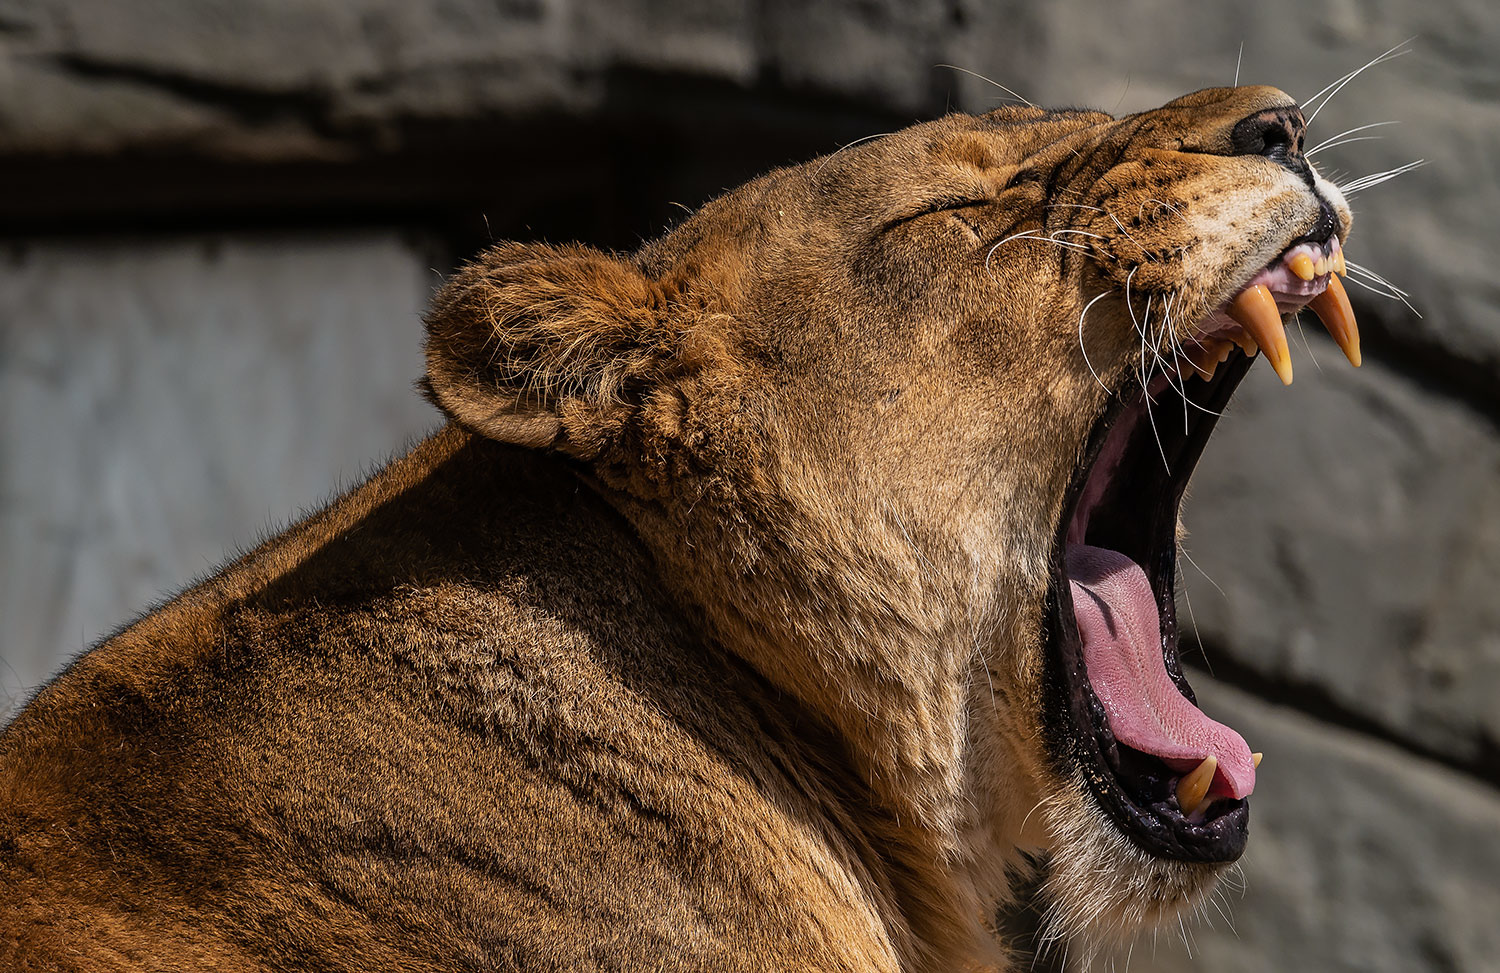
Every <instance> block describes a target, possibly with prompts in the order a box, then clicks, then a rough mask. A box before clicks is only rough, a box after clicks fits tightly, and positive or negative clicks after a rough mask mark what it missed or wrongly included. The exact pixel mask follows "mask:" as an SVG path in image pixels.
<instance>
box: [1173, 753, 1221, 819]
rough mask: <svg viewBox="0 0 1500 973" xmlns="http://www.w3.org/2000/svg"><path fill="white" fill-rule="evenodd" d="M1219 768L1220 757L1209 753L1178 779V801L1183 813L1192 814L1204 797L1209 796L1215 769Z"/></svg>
mask: <svg viewBox="0 0 1500 973" xmlns="http://www.w3.org/2000/svg"><path fill="white" fill-rule="evenodd" d="M1218 769H1219V758H1218V757H1215V756H1214V755H1213V754H1209V755H1208V756H1206V757H1204V758H1203V762H1202V763H1201V764H1199V765H1198V766H1196V767H1194V768H1193V769H1192V770H1190V771H1188V772H1187V773H1185V774H1183V775H1182V777H1181V778H1180V779H1179V780H1178V781H1177V803H1178V805H1179V806H1180V807H1181V808H1182V813H1183V814H1192V813H1193V812H1194V811H1196V810H1198V808H1199V806H1201V805H1202V804H1203V798H1205V797H1206V796H1208V785H1209V784H1212V783H1213V782H1214V771H1216V770H1218Z"/></svg>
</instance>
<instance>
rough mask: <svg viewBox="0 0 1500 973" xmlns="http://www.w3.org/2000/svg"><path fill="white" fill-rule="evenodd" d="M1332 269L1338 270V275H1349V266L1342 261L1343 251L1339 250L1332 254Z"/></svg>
mask: <svg viewBox="0 0 1500 973" xmlns="http://www.w3.org/2000/svg"><path fill="white" fill-rule="evenodd" d="M1333 269H1334V270H1337V271H1338V272H1339V276H1340V277H1348V276H1349V267H1348V266H1347V265H1346V264H1345V263H1344V251H1342V250H1339V251H1338V252H1336V253H1335V254H1334V255H1333Z"/></svg>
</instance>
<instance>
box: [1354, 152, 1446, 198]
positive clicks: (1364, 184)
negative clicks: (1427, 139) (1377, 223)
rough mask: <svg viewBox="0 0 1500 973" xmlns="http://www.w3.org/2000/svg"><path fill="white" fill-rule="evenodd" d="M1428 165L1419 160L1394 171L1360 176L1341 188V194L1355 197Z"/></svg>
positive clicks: (1398, 167) (1423, 160)
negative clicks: (1356, 194)
mask: <svg viewBox="0 0 1500 973" xmlns="http://www.w3.org/2000/svg"><path fill="white" fill-rule="evenodd" d="M1426 164H1427V160H1426V159H1417V160H1416V161H1415V162H1408V163H1407V164H1406V165H1404V166H1397V167H1396V168H1394V169H1387V170H1386V171H1384V172H1372V173H1370V174H1369V175H1367V176H1360V177H1359V178H1358V179H1355V180H1353V181H1352V182H1350V183H1348V184H1347V185H1344V186H1340V187H1339V192H1341V193H1343V194H1344V195H1345V196H1353V195H1354V194H1355V193H1357V192H1362V191H1364V190H1366V189H1369V188H1370V187H1371V186H1378V185H1380V184H1381V183H1383V182H1388V181H1390V180H1392V179H1395V178H1396V177H1397V176H1399V175H1401V174H1402V173H1406V172H1411V171H1412V170H1413V169H1419V168H1421V167H1422V166H1425V165H1426Z"/></svg>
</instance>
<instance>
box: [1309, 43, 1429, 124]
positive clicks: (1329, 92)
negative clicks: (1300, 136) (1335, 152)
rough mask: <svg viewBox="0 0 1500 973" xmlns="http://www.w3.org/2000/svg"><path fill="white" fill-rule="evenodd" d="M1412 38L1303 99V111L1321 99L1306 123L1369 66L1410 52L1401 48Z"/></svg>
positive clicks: (1311, 120) (1316, 115) (1315, 116)
mask: <svg viewBox="0 0 1500 973" xmlns="http://www.w3.org/2000/svg"><path fill="white" fill-rule="evenodd" d="M1412 40H1413V38H1410V37H1408V38H1407V39H1406V40H1404V41H1402V42H1401V43H1399V44H1397V45H1396V46H1395V47H1393V48H1391V49H1390V50H1388V51H1386V52H1385V53H1384V54H1381V55H1380V56H1379V57H1376V58H1374V59H1373V60H1370V61H1366V62H1365V64H1364V65H1363V66H1362V67H1358V68H1355V69H1354V70H1353V71H1350V72H1349V73H1348V74H1346V75H1344V76H1343V77H1342V78H1339V79H1338V80H1337V81H1335V82H1333V83H1332V84H1330V85H1329V86H1328V87H1326V88H1324V89H1323V90H1322V91H1320V92H1318V93H1317V94H1315V95H1313V96H1312V97H1311V98H1309V99H1307V100H1306V101H1304V102H1303V103H1302V109H1303V110H1304V111H1306V110H1307V109H1308V108H1309V107H1311V106H1312V104H1313V103H1314V102H1317V101H1319V99H1322V101H1321V104H1319V105H1318V107H1317V108H1316V109H1314V110H1313V113H1312V114H1311V115H1309V116H1308V117H1307V121H1306V124H1308V125H1311V124H1312V122H1313V119H1314V118H1317V117H1318V112H1320V111H1322V110H1323V109H1324V108H1326V107H1328V103H1329V102H1330V101H1332V100H1333V96H1334V95H1336V94H1338V93H1339V92H1340V91H1342V90H1343V88H1344V85H1346V84H1348V83H1349V82H1351V81H1353V80H1354V79H1355V78H1357V77H1359V76H1360V75H1361V74H1364V73H1365V72H1366V71H1368V70H1369V69H1370V68H1373V67H1374V66H1375V65H1377V64H1381V63H1383V62H1385V61H1389V60H1391V59H1393V58H1398V57H1401V56H1403V55H1405V54H1410V53H1411V50H1410V49H1409V48H1407V49H1405V50H1403V48H1406V45H1407V44H1410V43H1411V42H1412Z"/></svg>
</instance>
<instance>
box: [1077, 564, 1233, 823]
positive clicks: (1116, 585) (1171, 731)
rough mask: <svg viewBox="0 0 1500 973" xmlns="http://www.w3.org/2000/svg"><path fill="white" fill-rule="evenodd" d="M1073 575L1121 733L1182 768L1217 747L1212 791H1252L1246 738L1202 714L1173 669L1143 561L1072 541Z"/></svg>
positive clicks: (1110, 711)
mask: <svg viewBox="0 0 1500 973" xmlns="http://www.w3.org/2000/svg"><path fill="white" fill-rule="evenodd" d="M1068 581H1069V583H1070V584H1071V586H1072V589H1073V614H1074V615H1076V616H1077V618H1078V631H1079V634H1080V635H1082V637H1083V662H1084V665H1085V667H1086V668H1087V669H1088V674H1089V684H1090V685H1092V686H1093V687H1094V694H1095V695H1096V696H1098V697H1099V701H1100V702H1101V703H1103V704H1104V712H1105V715H1106V716H1107V717H1108V718H1109V728H1110V731H1111V732H1112V733H1114V735H1115V739H1116V740H1119V741H1120V742H1121V743H1123V744H1125V745H1126V746H1127V747H1131V748H1133V749H1135V750H1140V751H1143V752H1145V753H1150V754H1155V755H1156V756H1158V757H1160V758H1161V759H1162V760H1163V761H1165V762H1166V764H1167V766H1169V767H1171V768H1172V769H1173V770H1175V771H1177V772H1179V773H1185V772H1187V771H1189V770H1192V769H1193V768H1194V767H1196V766H1198V764H1200V763H1202V762H1203V758H1204V757H1207V756H1209V755H1210V754H1212V755H1213V756H1215V757H1217V758H1218V760H1219V767H1218V770H1217V771H1216V772H1215V774H1214V780H1213V784H1212V786H1210V788H1209V794H1210V795H1211V796H1215V797H1245V796H1246V795H1248V794H1249V793H1250V792H1251V791H1253V790H1254V789H1255V764H1254V763H1252V762H1251V760H1250V748H1249V747H1248V746H1246V745H1245V740H1244V738H1243V737H1241V736H1240V735H1239V734H1238V733H1236V732H1234V731H1233V730H1231V729H1230V728H1229V727H1227V726H1225V725H1223V724H1222V723H1215V722H1214V721H1213V720H1211V719H1209V718H1208V717H1207V716H1205V715H1203V711H1202V710H1200V709H1199V708H1198V707H1196V706H1194V705H1193V704H1192V703H1190V702H1188V701H1187V697H1185V696H1183V695H1182V693H1181V692H1180V691H1179V690H1178V689H1177V685H1176V684H1175V683H1173V682H1172V678H1171V677H1170V676H1168V675H1167V666H1166V663H1165V662H1164V661H1163V659H1162V650H1161V618H1160V616H1158V615H1157V612H1156V596H1155V595H1153V594H1152V592H1151V585H1150V583H1149V582H1148V581H1147V580H1146V573H1145V572H1144V571H1142V570H1141V569H1140V566H1139V565H1137V564H1136V563H1135V562H1134V561H1132V560H1130V558H1128V557H1126V556H1125V555H1123V554H1120V553H1118V552H1117V551H1110V550H1105V549H1104V548H1102V547H1088V546H1086V545H1083V544H1069V545H1068Z"/></svg>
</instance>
